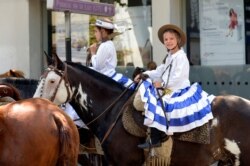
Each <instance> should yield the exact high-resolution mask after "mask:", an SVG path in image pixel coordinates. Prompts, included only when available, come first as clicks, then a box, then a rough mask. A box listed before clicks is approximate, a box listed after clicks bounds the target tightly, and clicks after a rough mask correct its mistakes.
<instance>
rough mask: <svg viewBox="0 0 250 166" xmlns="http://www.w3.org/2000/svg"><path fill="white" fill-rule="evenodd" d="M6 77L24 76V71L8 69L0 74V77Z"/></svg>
mask: <svg viewBox="0 0 250 166" xmlns="http://www.w3.org/2000/svg"><path fill="white" fill-rule="evenodd" d="M6 77H18V78H24V73H23V72H22V71H21V70H15V69H10V70H9V71H6V72H5V73H2V74H0V78H6Z"/></svg>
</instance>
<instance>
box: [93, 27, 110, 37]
mask: <svg viewBox="0 0 250 166" xmlns="http://www.w3.org/2000/svg"><path fill="white" fill-rule="evenodd" d="M96 28H98V29H99V30H101V29H104V30H105V31H107V33H108V35H110V34H112V33H113V32H114V29H105V28H102V27H98V26H97V27H96Z"/></svg>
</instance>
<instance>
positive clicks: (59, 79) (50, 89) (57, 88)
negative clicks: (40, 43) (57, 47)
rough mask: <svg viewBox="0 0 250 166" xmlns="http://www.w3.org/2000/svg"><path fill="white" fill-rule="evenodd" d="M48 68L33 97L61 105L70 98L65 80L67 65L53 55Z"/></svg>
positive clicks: (69, 91) (66, 80)
mask: <svg viewBox="0 0 250 166" xmlns="http://www.w3.org/2000/svg"><path fill="white" fill-rule="evenodd" d="M48 64H49V67H48V68H47V69H46V70H45V72H44V73H43V74H42V76H41V78H40V81H39V83H38V87H37V89H36V92H35V94H34V96H33V97H42V98H46V99H49V100H51V101H52V102H54V103H55V104H58V105H60V104H63V103H65V102H67V101H68V100H69V99H70V97H71V96H72V91H71V89H70V87H69V82H68V79H67V71H66V70H67V65H64V63H63V62H62V61H61V60H60V59H59V58H58V56H57V55H56V54H53V56H52V59H51V61H50V63H48Z"/></svg>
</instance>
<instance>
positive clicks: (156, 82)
mask: <svg viewBox="0 0 250 166" xmlns="http://www.w3.org/2000/svg"><path fill="white" fill-rule="evenodd" d="M154 87H155V88H161V87H162V85H161V82H159V81H155V82H154Z"/></svg>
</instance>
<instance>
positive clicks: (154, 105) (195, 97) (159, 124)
mask: <svg viewBox="0 0 250 166" xmlns="http://www.w3.org/2000/svg"><path fill="white" fill-rule="evenodd" d="M139 91H140V95H141V99H142V101H143V102H144V103H145V104H144V109H145V120H144V124H145V125H147V126H149V127H155V128H157V129H158V130H161V131H163V132H165V133H167V134H168V135H172V134H173V133H176V132H185V131H189V130H192V129H194V128H196V127H199V126H202V125H203V124H205V123H207V122H208V121H209V120H211V119H213V114H212V112H211V102H212V100H213V99H214V96H213V95H211V96H208V94H207V93H206V92H205V91H203V90H202V88H201V86H200V85H199V84H198V83H195V84H193V85H191V86H190V87H187V88H185V89H181V90H178V91H177V92H173V93H171V94H170V95H164V96H163V97H162V100H163V103H164V108H165V110H164V111H163V110H162V107H161V102H160V100H159V99H158V95H157V93H156V89H155V88H154V86H153V85H152V82H151V80H150V79H147V80H146V81H143V83H142V84H141V86H140V87H139ZM166 119H167V120H166Z"/></svg>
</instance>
